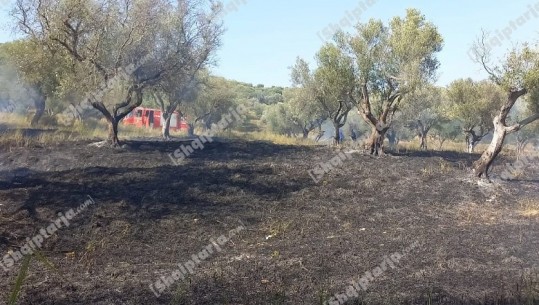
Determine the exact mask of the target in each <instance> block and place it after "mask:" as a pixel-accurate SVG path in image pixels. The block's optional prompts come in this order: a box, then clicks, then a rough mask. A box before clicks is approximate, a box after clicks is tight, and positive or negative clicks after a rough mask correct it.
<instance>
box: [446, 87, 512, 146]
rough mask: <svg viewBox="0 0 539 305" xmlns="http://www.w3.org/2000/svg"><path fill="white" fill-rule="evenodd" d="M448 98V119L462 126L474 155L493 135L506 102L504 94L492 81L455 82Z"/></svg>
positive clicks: (449, 90)
mask: <svg viewBox="0 0 539 305" xmlns="http://www.w3.org/2000/svg"><path fill="white" fill-rule="evenodd" d="M445 95H446V99H447V109H446V110H447V113H448V116H449V117H450V118H452V119H455V120H458V121H459V122H460V123H461V128H462V131H463V132H464V134H466V146H467V149H468V152H469V153H472V152H473V151H474V148H475V146H476V145H477V144H478V143H479V142H480V141H481V140H482V139H483V138H484V137H485V136H486V135H487V134H489V133H490V132H491V131H492V119H493V118H494V115H495V111H496V108H498V106H499V105H501V103H502V101H503V99H504V93H503V91H501V90H500V89H499V87H498V86H497V85H496V84H494V83H492V82H490V81H480V82H475V81H473V80H472V79H470V78H468V79H459V80H455V81H453V82H452V83H451V84H449V86H448V88H447V90H446V91H445Z"/></svg>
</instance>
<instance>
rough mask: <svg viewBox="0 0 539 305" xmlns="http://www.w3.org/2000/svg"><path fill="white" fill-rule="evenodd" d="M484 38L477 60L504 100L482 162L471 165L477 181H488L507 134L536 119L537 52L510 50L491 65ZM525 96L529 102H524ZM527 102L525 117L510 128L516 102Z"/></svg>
mask: <svg viewBox="0 0 539 305" xmlns="http://www.w3.org/2000/svg"><path fill="white" fill-rule="evenodd" d="M486 39H487V37H486V35H483V36H482V37H481V38H480V39H479V40H478V41H477V42H476V44H475V46H474V54H475V58H476V60H477V61H478V62H479V63H480V64H481V65H482V66H483V68H484V69H485V71H486V72H487V73H488V74H489V76H490V78H491V80H492V81H493V82H494V83H496V84H497V85H498V86H499V87H500V88H502V89H503V90H504V92H505V93H506V94H505V99H504V100H503V102H502V103H501V105H500V106H499V107H497V108H496V115H495V116H494V119H493V120H492V123H493V125H494V133H493V137H492V141H491V143H490V144H489V146H488V148H487V149H486V150H485V152H483V154H482V155H481V158H480V159H479V160H477V161H475V162H474V164H473V171H474V174H475V176H476V177H479V178H485V179H488V172H489V169H490V167H491V166H492V164H493V162H494V160H495V159H496V157H497V156H498V154H499V153H500V152H501V150H502V148H503V145H504V141H505V138H506V137H507V135H508V134H511V133H514V132H517V131H519V130H521V129H522V128H524V127H525V126H527V125H529V124H530V123H533V122H534V121H536V120H538V119H539V52H538V51H537V50H536V49H533V48H531V47H529V46H527V45H525V46H523V47H522V48H518V49H513V50H512V51H511V52H510V53H509V54H508V55H507V56H506V58H505V60H503V62H502V64H501V65H496V64H492V62H491V52H490V51H491V50H490V48H489V47H488V46H487V44H486V43H485V41H486ZM526 95H529V97H530V98H528V99H524V97H525V96H526ZM523 99H524V100H525V101H526V102H528V109H529V110H530V114H529V115H528V117H526V118H524V119H522V120H520V121H518V122H515V123H511V124H509V123H508V121H507V118H508V116H509V114H510V113H511V110H512V109H513V107H514V106H515V104H516V103H517V102H518V101H519V100H523Z"/></svg>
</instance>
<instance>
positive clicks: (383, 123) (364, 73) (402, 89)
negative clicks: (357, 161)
mask: <svg viewBox="0 0 539 305" xmlns="http://www.w3.org/2000/svg"><path fill="white" fill-rule="evenodd" d="M442 44H443V39H442V37H441V35H440V33H439V32H438V30H437V28H436V26H434V24H432V23H431V22H428V21H427V20H426V18H425V16H424V15H422V14H421V13H420V12H419V11H418V10H416V9H408V10H407V12H406V16H405V17H404V18H402V17H394V18H393V19H392V20H391V21H390V22H389V24H388V25H384V24H383V22H382V21H380V20H370V21H369V22H367V23H363V24H358V25H357V26H356V33H355V34H353V35H347V36H346V37H345V38H344V39H343V40H342V41H341V44H340V46H341V48H342V49H343V50H347V53H348V55H349V56H350V57H351V59H352V60H353V62H354V63H355V67H356V68H355V69H354V70H355V82H356V84H357V85H358V86H359V90H358V91H357V94H354V93H356V92H354V91H350V92H349V93H350V96H351V99H353V100H354V101H355V104H356V105H357V109H358V111H359V113H360V115H361V116H362V117H363V119H364V120H365V121H366V122H367V123H368V124H369V126H370V127H371V130H372V134H371V138H370V141H369V145H370V148H371V153H372V154H378V153H379V152H381V148H382V145H383V141H384V137H385V134H386V132H387V131H388V129H389V128H390V125H391V121H392V119H393V116H394V114H395V112H396V111H397V110H398V109H399V106H400V103H401V101H402V98H403V97H404V96H405V95H406V94H408V93H410V92H412V91H414V90H415V88H417V87H418V86H420V85H422V84H425V83H429V82H431V81H433V80H435V78H436V70H437V69H438V66H439V62H438V60H437V58H436V54H437V53H438V52H440V51H441V49H442Z"/></svg>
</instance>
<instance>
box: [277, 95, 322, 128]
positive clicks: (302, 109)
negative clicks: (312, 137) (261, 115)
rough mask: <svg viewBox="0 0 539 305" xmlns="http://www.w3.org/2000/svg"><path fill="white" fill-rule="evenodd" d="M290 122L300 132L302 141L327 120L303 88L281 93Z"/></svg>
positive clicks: (318, 105)
mask: <svg viewBox="0 0 539 305" xmlns="http://www.w3.org/2000/svg"><path fill="white" fill-rule="evenodd" d="M283 97H284V102H285V104H286V105H287V106H288V115H289V116H290V120H291V122H292V123H293V124H294V125H295V126H297V128H299V129H300V130H301V134H302V136H303V138H304V139H307V138H308V137H309V133H310V132H311V131H313V130H314V129H315V128H318V127H320V125H321V124H322V123H323V122H324V121H325V120H326V119H327V116H326V114H325V113H324V111H323V108H322V107H321V105H320V104H319V103H317V102H316V99H314V98H313V97H312V96H311V95H310V94H309V92H308V91H307V90H306V89H305V88H287V89H285V90H284V91H283Z"/></svg>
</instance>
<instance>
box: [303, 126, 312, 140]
mask: <svg viewBox="0 0 539 305" xmlns="http://www.w3.org/2000/svg"><path fill="white" fill-rule="evenodd" d="M310 132H311V131H310V130H307V128H303V138H304V139H307V138H309V133H310Z"/></svg>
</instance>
